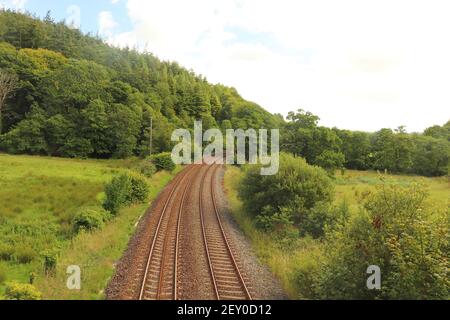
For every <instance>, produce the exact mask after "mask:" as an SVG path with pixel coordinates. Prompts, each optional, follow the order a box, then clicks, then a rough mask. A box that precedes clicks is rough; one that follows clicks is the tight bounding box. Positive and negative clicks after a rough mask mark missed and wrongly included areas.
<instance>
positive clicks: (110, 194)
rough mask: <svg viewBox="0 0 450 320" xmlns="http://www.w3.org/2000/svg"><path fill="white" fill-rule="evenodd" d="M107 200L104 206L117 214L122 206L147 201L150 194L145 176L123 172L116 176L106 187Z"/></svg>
mask: <svg viewBox="0 0 450 320" xmlns="http://www.w3.org/2000/svg"><path fill="white" fill-rule="evenodd" d="M105 194H106V200H105V203H104V204H103V208H105V210H108V211H110V212H111V214H113V215H117V213H118V212H119V210H120V208H122V207H126V206H128V205H130V204H132V203H142V202H145V201H146V200H147V198H148V196H149V194H150V189H149V187H148V184H147V182H146V181H145V178H143V177H141V176H138V175H131V174H122V175H120V176H118V177H115V178H114V179H113V180H112V181H111V182H110V183H109V184H108V185H107V186H106V188H105Z"/></svg>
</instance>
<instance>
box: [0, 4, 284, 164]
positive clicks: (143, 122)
mask: <svg viewBox="0 0 450 320" xmlns="http://www.w3.org/2000/svg"><path fill="white" fill-rule="evenodd" d="M0 70H3V72H7V73H9V74H13V75H17V77H18V83H17V88H16V89H15V90H14V92H12V93H11V95H10V97H9V99H7V101H6V103H5V105H4V106H3V108H1V109H3V110H2V115H1V119H2V121H1V123H2V126H0V128H2V129H0V133H3V134H4V135H3V137H2V138H1V143H0V144H1V147H2V149H3V150H4V151H7V152H9V153H27V154H43V155H53V156H63V157H95V158H111V157H114V158H126V157H129V156H132V155H147V154H149V153H150V150H149V139H150V127H151V119H153V126H154V127H153V128H154V143H153V150H152V151H153V152H161V151H168V150H170V146H171V143H170V135H171V132H172V131H173V129H175V128H193V121H194V120H195V119H202V120H203V123H204V127H205V128H211V127H219V128H220V127H221V128H230V127H236V128H248V127H252V128H261V127H270V128H273V127H278V126H279V123H280V122H282V119H280V117H278V116H274V115H272V114H270V113H269V112H267V111H265V110H264V109H262V108H261V107H260V106H258V105H256V104H254V103H252V102H249V101H246V100H244V99H243V98H242V97H240V96H239V94H238V93H237V91H236V90H235V89H234V88H228V87H225V86H222V85H212V84H210V83H208V82H207V80H206V79H205V78H204V77H202V76H200V75H197V74H195V73H194V72H193V71H189V70H186V69H185V68H183V67H181V66H179V65H178V64H177V63H173V62H165V61H161V60H159V59H158V58H156V57H155V56H153V55H152V54H150V53H140V52H137V51H135V50H131V49H119V48H113V47H111V46H109V45H107V44H105V43H104V42H103V41H102V40H101V39H99V38H98V37H93V36H91V35H89V34H87V35H85V34H82V33H81V32H80V31H79V30H75V29H70V28H68V27H67V26H66V25H65V24H64V22H58V23H57V22H55V21H53V20H52V18H51V17H50V16H49V15H48V16H47V17H46V18H45V19H44V20H39V19H37V18H35V17H33V16H31V15H28V14H22V13H17V12H12V11H0Z"/></svg>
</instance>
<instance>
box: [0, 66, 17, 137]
mask: <svg viewBox="0 0 450 320" xmlns="http://www.w3.org/2000/svg"><path fill="white" fill-rule="evenodd" d="M17 85H18V78H17V76H16V75H15V74H12V73H8V72H7V71H5V70H1V69H0V134H2V121H3V117H2V111H3V105H4V104H5V101H6V98H7V97H8V95H9V94H11V93H12V92H13V91H14V90H15V89H16V88H17Z"/></svg>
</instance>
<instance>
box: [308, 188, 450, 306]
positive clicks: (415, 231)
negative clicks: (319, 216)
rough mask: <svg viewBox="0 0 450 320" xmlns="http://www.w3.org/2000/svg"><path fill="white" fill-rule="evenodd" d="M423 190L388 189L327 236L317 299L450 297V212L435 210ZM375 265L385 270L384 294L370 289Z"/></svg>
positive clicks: (370, 198)
mask: <svg viewBox="0 0 450 320" xmlns="http://www.w3.org/2000/svg"><path fill="white" fill-rule="evenodd" d="M423 189H424V187H423V186H411V187H408V188H402V187H398V186H382V187H380V189H379V190H378V191H377V192H376V193H375V194H372V195H370V196H369V197H368V199H367V200H366V202H365V204H364V208H363V209H362V211H361V213H360V214H359V215H357V216H355V217H353V219H351V220H350V221H349V222H348V223H347V224H344V225H341V226H340V227H339V228H336V229H335V230H333V231H331V232H330V233H329V234H328V235H327V237H328V243H327V245H326V247H325V260H324V263H323V267H322V268H321V270H320V277H319V280H318V283H317V284H316V287H317V288H318V290H317V296H316V298H322V299H394V300H395V299H408V300H409V299H448V298H449V289H450V283H449V280H448V274H447V272H448V269H447V268H448V262H447V261H448V257H447V255H448V249H449V241H448V239H449V237H448V236H449V225H448V212H433V211H432V209H430V206H429V205H428V204H427V202H426V201H425V200H426V198H427V194H426V192H425V191H424V190H423ZM370 265H377V266H379V267H380V268H381V272H382V288H381V290H374V291H373V290H372V291H370V290H368V289H367V286H366V280H367V277H368V276H367V274H366V271H367V267H368V266H370Z"/></svg>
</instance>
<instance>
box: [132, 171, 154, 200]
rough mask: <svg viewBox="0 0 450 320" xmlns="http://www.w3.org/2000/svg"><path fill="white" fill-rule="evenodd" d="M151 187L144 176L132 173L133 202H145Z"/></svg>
mask: <svg viewBox="0 0 450 320" xmlns="http://www.w3.org/2000/svg"><path fill="white" fill-rule="evenodd" d="M149 194H150V188H149V186H148V183H147V181H146V180H145V178H144V177H141V176H139V175H131V195H130V202H131V203H145V202H146V201H147V199H148V197H149Z"/></svg>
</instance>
